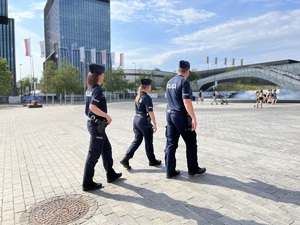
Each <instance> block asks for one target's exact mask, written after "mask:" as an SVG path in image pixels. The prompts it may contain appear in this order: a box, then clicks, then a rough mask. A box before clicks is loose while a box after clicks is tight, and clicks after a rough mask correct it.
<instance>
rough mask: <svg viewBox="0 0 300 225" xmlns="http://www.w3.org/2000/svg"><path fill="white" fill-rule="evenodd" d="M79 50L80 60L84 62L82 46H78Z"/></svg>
mask: <svg viewBox="0 0 300 225" xmlns="http://www.w3.org/2000/svg"><path fill="white" fill-rule="evenodd" d="M79 51H80V62H84V61H85V52H84V47H80V48H79Z"/></svg>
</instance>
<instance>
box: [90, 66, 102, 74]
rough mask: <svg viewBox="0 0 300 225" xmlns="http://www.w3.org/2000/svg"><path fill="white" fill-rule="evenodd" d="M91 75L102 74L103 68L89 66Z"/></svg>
mask: <svg viewBox="0 0 300 225" xmlns="http://www.w3.org/2000/svg"><path fill="white" fill-rule="evenodd" d="M89 68H90V71H91V73H96V74H101V73H104V71H105V67H104V66H100V65H97V64H91V65H90V66H89Z"/></svg>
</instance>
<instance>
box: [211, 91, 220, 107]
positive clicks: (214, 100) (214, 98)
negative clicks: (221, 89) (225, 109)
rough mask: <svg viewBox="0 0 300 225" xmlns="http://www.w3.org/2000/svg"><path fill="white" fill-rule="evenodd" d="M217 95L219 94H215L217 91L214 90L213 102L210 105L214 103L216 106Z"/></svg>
mask: <svg viewBox="0 0 300 225" xmlns="http://www.w3.org/2000/svg"><path fill="white" fill-rule="evenodd" d="M218 95H219V93H218V92H217V90H215V91H214V93H213V101H212V102H211V104H212V105H213V104H214V102H215V103H216V105H218V102H217V97H218Z"/></svg>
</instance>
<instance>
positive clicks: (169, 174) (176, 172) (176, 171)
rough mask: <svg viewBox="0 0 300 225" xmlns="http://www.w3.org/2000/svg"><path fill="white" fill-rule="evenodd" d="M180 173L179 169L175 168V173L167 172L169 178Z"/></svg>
mask: <svg viewBox="0 0 300 225" xmlns="http://www.w3.org/2000/svg"><path fill="white" fill-rule="evenodd" d="M179 174H180V171H179V170H175V171H174V172H173V173H167V176H166V177H167V178H171V177H175V176H178V175H179Z"/></svg>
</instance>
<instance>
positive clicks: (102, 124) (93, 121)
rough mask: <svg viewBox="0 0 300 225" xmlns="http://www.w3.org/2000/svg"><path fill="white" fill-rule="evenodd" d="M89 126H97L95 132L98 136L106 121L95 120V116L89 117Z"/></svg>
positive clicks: (102, 131)
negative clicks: (96, 131)
mask: <svg viewBox="0 0 300 225" xmlns="http://www.w3.org/2000/svg"><path fill="white" fill-rule="evenodd" d="M90 123H91V124H97V125H98V126H97V130H98V133H99V134H103V133H104V131H105V127H106V119H96V118H95V116H91V118H90Z"/></svg>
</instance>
